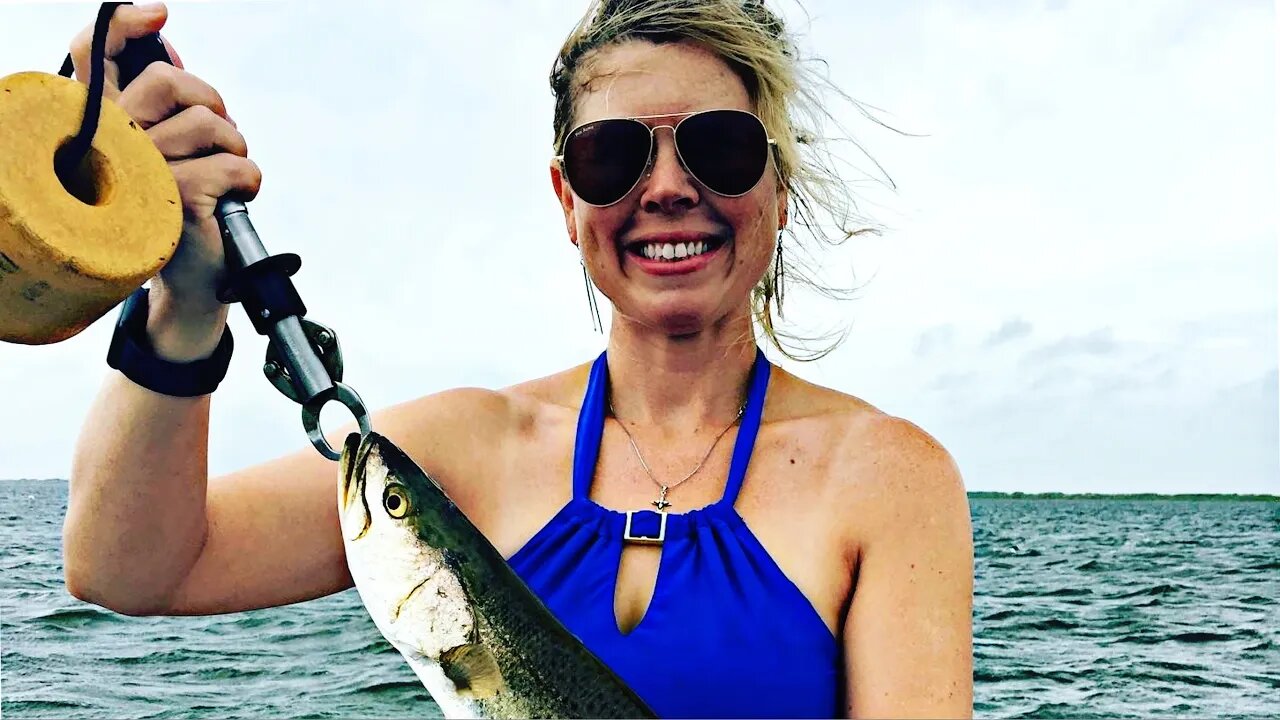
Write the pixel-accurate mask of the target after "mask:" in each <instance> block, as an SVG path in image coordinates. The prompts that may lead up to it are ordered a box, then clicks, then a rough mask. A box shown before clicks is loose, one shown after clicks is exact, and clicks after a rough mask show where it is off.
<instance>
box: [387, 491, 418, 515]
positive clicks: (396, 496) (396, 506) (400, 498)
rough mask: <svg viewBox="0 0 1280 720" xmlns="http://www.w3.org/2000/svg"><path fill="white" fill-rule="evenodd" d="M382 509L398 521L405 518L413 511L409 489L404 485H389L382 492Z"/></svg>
mask: <svg viewBox="0 0 1280 720" xmlns="http://www.w3.org/2000/svg"><path fill="white" fill-rule="evenodd" d="M382 507H383V508H384V509H386V511H387V514H388V515H390V516H391V517H393V518H395V519H397V520H399V519H400V518H403V517H405V516H406V515H408V514H409V513H410V512H412V511H413V503H411V502H409V489H408V488H406V487H405V486H403V485H397V484H392V485H388V486H387V489H386V490H383V491H382Z"/></svg>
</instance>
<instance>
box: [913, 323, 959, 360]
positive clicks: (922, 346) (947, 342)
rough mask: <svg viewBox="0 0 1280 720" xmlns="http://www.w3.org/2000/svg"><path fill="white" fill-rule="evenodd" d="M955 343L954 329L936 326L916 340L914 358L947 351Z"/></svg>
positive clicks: (950, 326)
mask: <svg viewBox="0 0 1280 720" xmlns="http://www.w3.org/2000/svg"><path fill="white" fill-rule="evenodd" d="M954 341H955V327H954V326H952V325H950V324H948V325H937V326H934V327H931V328H929V329H928V330H925V331H924V332H922V333H920V337H919V338H918V339H917V340H916V357H928V356H930V355H933V354H934V353H937V352H940V351H942V350H947V349H948V348H950V347H951V345H952V343H953V342H954Z"/></svg>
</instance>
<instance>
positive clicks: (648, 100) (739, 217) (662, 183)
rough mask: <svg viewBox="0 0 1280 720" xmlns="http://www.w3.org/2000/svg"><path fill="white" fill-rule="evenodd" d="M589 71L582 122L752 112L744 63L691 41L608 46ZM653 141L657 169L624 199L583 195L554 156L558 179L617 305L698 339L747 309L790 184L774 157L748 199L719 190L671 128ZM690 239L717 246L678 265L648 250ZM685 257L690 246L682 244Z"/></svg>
mask: <svg viewBox="0 0 1280 720" xmlns="http://www.w3.org/2000/svg"><path fill="white" fill-rule="evenodd" d="M582 72H586V73H590V74H589V75H585V76H582V77H579V78H578V80H579V81H583V80H586V81H587V82H586V83H585V85H583V86H582V87H581V89H580V90H579V95H578V99H577V104H576V106H575V113H574V117H573V119H572V121H571V123H570V125H571V127H576V126H579V125H581V124H582V123H585V122H590V121H592V120H598V119H602V118H617V117H642V116H658V117H645V118H644V119H643V120H642V122H644V123H645V124H647V125H649V126H650V127H657V126H664V125H667V126H674V125H675V124H676V123H677V122H678V121H679V120H681V119H683V118H684V117H685V115H687V114H688V113H691V112H695V111H698V110H708V109H717V108H728V109H738V110H746V111H751V110H752V107H751V102H750V99H749V97H748V95H747V91H746V88H745V86H744V85H743V84H742V81H741V80H740V79H739V78H738V76H737V75H736V74H734V72H733V70H731V69H730V68H729V66H728V65H726V64H725V63H724V62H723V61H722V60H720V59H719V58H718V57H716V56H715V55H713V54H712V53H710V52H709V51H707V50H705V49H703V48H701V47H699V46H697V45H693V44H689V43H667V44H661V45H655V44H652V43H648V42H643V41H628V42H624V43H621V44H618V45H613V46H610V47H608V48H605V49H603V50H600V51H599V52H598V53H597V54H596V56H595V58H594V62H593V63H591V65H590V66H589V68H588V69H587V70H584V71H582ZM654 143H655V145H656V148H655V150H654V153H655V154H654V157H653V158H652V160H651V163H652V164H651V166H650V168H649V170H648V171H647V172H646V173H645V175H644V176H643V177H641V178H640V181H639V183H637V184H636V186H635V187H634V188H632V190H631V192H630V193H628V194H627V196H626V197H624V198H623V199H622V200H621V201H619V202H617V203H614V204H613V205H609V206H606V207H595V206H592V205H589V204H587V203H586V202H584V201H582V199H581V198H579V197H578V196H577V194H576V193H574V192H573V189H572V188H571V187H569V184H568V182H567V181H566V180H565V179H564V177H563V175H562V174H561V168H560V166H559V165H558V164H557V163H554V162H553V163H552V168H551V175H552V183H553V185H554V187H555V190H556V193H557V195H558V196H559V199H560V202H561V205H562V206H563V208H564V213H565V223H566V225H567V226H568V230H569V237H570V240H572V242H573V243H574V244H575V245H577V246H578V247H579V248H580V249H581V251H582V256H583V259H584V261H585V262H586V265H587V268H588V270H589V271H590V273H591V278H592V280H594V281H595V283H596V285H597V286H598V287H599V288H600V290H601V292H603V293H604V294H605V295H606V296H607V297H608V298H609V299H610V300H612V301H613V303H614V305H615V306H616V307H617V309H618V312H620V313H621V314H622V315H623V316H625V317H627V318H628V319H630V320H632V321H634V322H637V323H640V324H642V325H645V326H647V327H651V328H654V329H658V330H661V331H664V332H666V333H668V334H672V335H687V334H691V333H696V332H698V331H700V330H702V329H704V328H707V327H709V326H711V325H713V324H715V323H717V322H718V321H720V320H722V319H723V318H725V316H727V315H730V314H732V313H741V312H743V311H744V310H745V308H746V307H747V303H748V299H749V297H750V293H751V289H752V288H753V287H754V286H755V285H756V283H757V282H758V281H759V280H760V278H761V276H762V275H763V274H764V272H765V271H766V270H767V269H768V268H769V265H770V262H771V260H772V257H773V249H774V244H775V242H776V239H777V235H778V230H779V228H781V227H782V226H783V225H784V224H785V221H786V192H785V189H784V188H782V187H781V184H780V183H779V181H778V176H777V171H776V169H775V168H774V165H773V162H772V159H771V160H770V161H769V163H768V165H767V167H766V169H765V173H764V176H763V177H762V178H761V179H760V181H759V182H758V183H756V185H755V186H754V187H753V188H752V189H751V190H750V191H748V192H747V193H746V194H745V195H742V196H740V197H725V196H723V195H717V194H716V193H714V192H712V191H711V190H709V189H707V188H706V187H704V186H703V185H702V184H701V183H699V182H698V181H697V180H695V179H694V178H693V177H692V176H691V175H690V174H689V173H688V172H687V171H686V170H685V168H684V166H683V165H682V164H681V162H680V159H679V157H678V156H677V155H676V147H675V139H674V136H673V134H672V131H671V130H670V129H668V128H660V129H658V130H657V131H656V132H655V137H654ZM686 152H687V151H686ZM769 154H770V156H772V151H770V153H769ZM691 242H692V243H702V244H703V247H711V248H714V249H712V250H710V251H709V252H704V253H703V254H702V255H699V256H697V257H692V258H686V259H684V260H678V261H677V262H664V260H663V259H661V258H650V257H647V256H646V246H648V250H647V252H648V253H649V254H655V251H656V254H659V255H661V246H662V245H665V244H668V243H669V244H671V245H673V246H675V245H676V244H677V243H684V244H685V247H684V251H683V252H684V253H687V252H688V250H689V245H688V243H691ZM675 254H676V255H677V256H678V255H680V254H682V252H681V251H680V250H679V248H678V247H677V248H676V253H675Z"/></svg>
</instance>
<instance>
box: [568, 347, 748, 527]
mask: <svg viewBox="0 0 1280 720" xmlns="http://www.w3.org/2000/svg"><path fill="white" fill-rule="evenodd" d="M770 367H771V366H770V365H769V361H768V360H767V359H766V358H765V356H764V352H763V351H762V350H760V348H758V347H757V348H756V359H755V362H754V363H753V364H752V366H751V374H750V378H749V380H748V386H747V407H746V410H744V411H743V413H742V424H741V426H740V427H739V428H738V438H737V440H736V441H735V442H734V446H733V459H732V460H731V462H730V465H729V478H728V481H727V482H726V483H725V488H724V495H723V496H722V497H721V498H720V500H719V502H718V503H717V504H729V505H732V504H733V503H734V502H736V501H737V498H738V492H739V491H740V490H741V489H742V480H743V478H744V477H746V474H747V465H748V463H750V461H751V451H752V450H753V449H754V448H755V442H756V435H757V433H758V432H759V430H760V417H761V415H762V414H763V412H764V398H765V392H766V390H767V389H768V386H769V374H770ZM608 402H609V364H608V359H607V357H606V353H604V352H602V353H600V356H599V357H597V358H596V360H595V362H594V363H593V364H592V365H591V373H590V375H589V376H588V379H587V390H586V394H585V395H584V396H583V399H582V410H581V412H579V413H578V429H577V436H576V439H575V441H574V446H573V496H574V498H582V499H585V498H587V496H588V495H589V494H590V492H591V480H592V478H593V477H594V475H595V468H596V461H597V460H598V459H599V456H600V439H601V438H602V437H603V436H604V419H605V412H606V409H607V408H608Z"/></svg>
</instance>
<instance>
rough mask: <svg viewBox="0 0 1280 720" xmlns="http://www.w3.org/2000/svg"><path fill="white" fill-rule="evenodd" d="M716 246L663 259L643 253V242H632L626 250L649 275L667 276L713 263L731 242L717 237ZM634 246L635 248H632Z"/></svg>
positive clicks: (698, 268)
mask: <svg viewBox="0 0 1280 720" xmlns="http://www.w3.org/2000/svg"><path fill="white" fill-rule="evenodd" d="M711 242H712V243H713V244H714V247H713V248H712V249H710V250H706V251H704V252H702V253H701V254H698V255H690V256H688V257H685V258H679V259H672V260H663V259H661V258H658V259H652V258H647V257H645V256H644V254H643V250H642V248H643V247H644V245H643V244H631V245H629V246H628V247H627V249H626V250H625V254H626V256H627V259H628V260H629V261H630V262H633V263H635V264H636V265H637V266H639V268H640V269H641V270H642V271H644V272H645V273H647V274H649V275H657V276H666V275H688V274H689V273H694V272H697V271H699V270H701V269H703V268H705V267H706V266H707V265H709V264H710V263H711V261H712V260H714V259H715V258H716V257H717V256H719V255H720V254H721V253H723V252H725V248H727V247H728V245H729V243H728V241H726V240H721V239H719V238H715V239H713V240H712V241H711ZM632 248H634V249H632Z"/></svg>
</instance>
